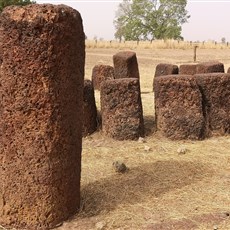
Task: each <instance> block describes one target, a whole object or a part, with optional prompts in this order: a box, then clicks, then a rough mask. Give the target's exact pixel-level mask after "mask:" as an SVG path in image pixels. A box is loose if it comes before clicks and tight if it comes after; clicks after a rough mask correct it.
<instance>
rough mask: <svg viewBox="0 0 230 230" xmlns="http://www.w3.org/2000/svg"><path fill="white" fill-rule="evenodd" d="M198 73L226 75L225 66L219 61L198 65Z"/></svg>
mask: <svg viewBox="0 0 230 230" xmlns="http://www.w3.org/2000/svg"><path fill="white" fill-rule="evenodd" d="M196 73H197V74H199V73H224V64H223V63H221V62H218V61H211V62H202V63H199V64H197V66H196Z"/></svg>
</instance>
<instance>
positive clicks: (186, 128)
mask: <svg viewBox="0 0 230 230" xmlns="http://www.w3.org/2000/svg"><path fill="white" fill-rule="evenodd" d="M155 112H156V124H157V130H159V131H161V132H162V133H163V135H164V136H166V137H168V138H171V139H174V140H179V139H194V140H199V139H203V138H204V129H205V120H204V116H203V111H202V96H201V93H200V91H199V88H198V86H197V83H196V80H195V78H194V77H193V76H190V75H178V76H176V77H175V75H168V76H160V77H157V78H156V79H155Z"/></svg>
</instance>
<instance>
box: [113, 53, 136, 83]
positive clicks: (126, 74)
mask: <svg viewBox="0 0 230 230" xmlns="http://www.w3.org/2000/svg"><path fill="white" fill-rule="evenodd" d="M113 65H114V78H116V79H117V78H138V79H139V78H140V76H139V68H138V62H137V56H136V53H135V52H133V51H121V52H118V53H116V54H115V55H113Z"/></svg>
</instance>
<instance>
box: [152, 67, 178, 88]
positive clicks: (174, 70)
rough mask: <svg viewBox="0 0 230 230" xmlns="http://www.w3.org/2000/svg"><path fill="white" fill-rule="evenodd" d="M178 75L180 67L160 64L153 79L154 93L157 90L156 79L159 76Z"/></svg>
mask: <svg viewBox="0 0 230 230" xmlns="http://www.w3.org/2000/svg"><path fill="white" fill-rule="evenodd" d="M172 74H178V66H177V65H173V64H167V63H160V64H158V65H157V66H156V70H155V75H154V78H153V91H154V88H155V86H154V85H155V78H156V77H159V76H165V75H172Z"/></svg>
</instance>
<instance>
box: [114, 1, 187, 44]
mask: <svg viewBox="0 0 230 230" xmlns="http://www.w3.org/2000/svg"><path fill="white" fill-rule="evenodd" d="M186 5H187V0H133V1H130V0H124V1H123V2H122V3H120V4H119V6H118V10H117V12H116V17H115V20H114V26H115V29H116V33H115V38H117V39H120V40H121V39H122V38H123V39H125V40H153V39H170V38H172V39H183V38H182V37H181V25H182V24H183V23H185V22H187V20H188V18H189V17H190V16H189V15H188V12H187V10H186V9H185V8H186Z"/></svg>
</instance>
